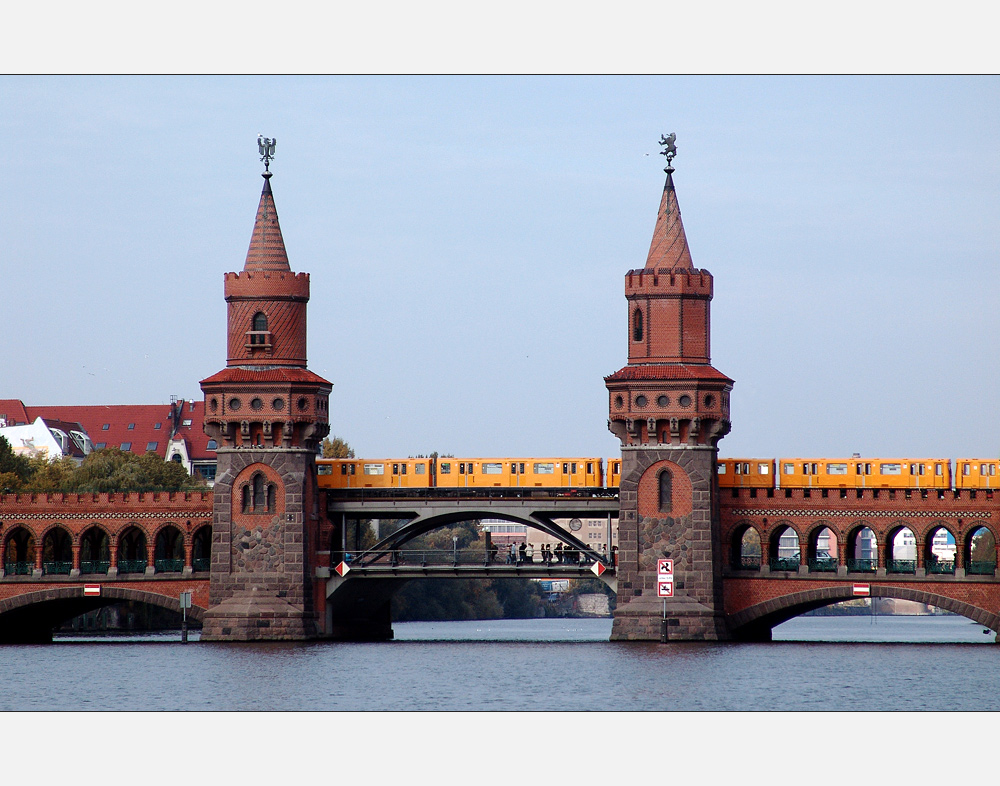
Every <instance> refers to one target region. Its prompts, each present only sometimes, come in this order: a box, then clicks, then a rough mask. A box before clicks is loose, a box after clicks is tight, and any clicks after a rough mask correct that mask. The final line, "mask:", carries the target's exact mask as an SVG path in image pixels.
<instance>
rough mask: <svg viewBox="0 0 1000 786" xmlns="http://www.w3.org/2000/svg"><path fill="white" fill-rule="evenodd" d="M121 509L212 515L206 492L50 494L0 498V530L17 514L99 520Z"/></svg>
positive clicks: (14, 518)
mask: <svg viewBox="0 0 1000 786" xmlns="http://www.w3.org/2000/svg"><path fill="white" fill-rule="evenodd" d="M118 508H121V509H122V510H124V511H127V512H128V513H129V514H130V515H133V514H134V515H135V516H139V515H140V514H142V513H144V512H148V513H153V512H157V513H159V512H165V511H173V510H175V511H178V512H179V511H184V512H185V515H188V516H190V515H191V514H192V511H195V512H196V513H198V514H202V515H205V516H210V515H211V513H212V492H211V491H210V490H206V491H133V492H123V493H105V492H101V493H84V494H79V493H75V494H69V493H64V492H52V493H47V494H0V526H2V527H4V528H5V527H6V526H7V525H9V524H15V523H17V520H18V514H19V513H22V514H27V513H34V514H37V513H45V514H48V515H64V516H65V515H66V511H67V510H72V517H74V518H79V517H80V515H82V514H86V515H88V516H91V517H93V516H97V517H98V518H100V517H101V516H103V515H105V514H106V513H107V511H108V510H109V509H110V510H116V509H118Z"/></svg>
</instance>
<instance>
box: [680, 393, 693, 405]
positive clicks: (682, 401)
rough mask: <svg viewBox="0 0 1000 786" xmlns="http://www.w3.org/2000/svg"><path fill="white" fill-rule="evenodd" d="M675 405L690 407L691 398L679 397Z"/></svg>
mask: <svg viewBox="0 0 1000 786" xmlns="http://www.w3.org/2000/svg"><path fill="white" fill-rule="evenodd" d="M677 403H678V404H680V405H681V406H682V407H690V406H691V397H690V396H687V395H684V396H681V397H680V398H679V399H678V400H677Z"/></svg>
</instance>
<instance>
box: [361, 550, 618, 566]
mask: <svg viewBox="0 0 1000 786" xmlns="http://www.w3.org/2000/svg"><path fill="white" fill-rule="evenodd" d="M345 561H346V562H347V563H348V564H349V565H350V566H351V567H354V568H357V567H400V566H407V567H430V566H480V567H503V566H510V567H522V568H523V567H535V568H542V569H545V568H549V567H556V566H563V567H568V566H576V567H581V568H588V567H590V566H591V565H593V564H594V563H595V562H597V561H598V560H596V559H594V558H593V557H592V556H591V555H589V554H587V553H585V552H582V551H575V550H570V549H566V550H564V551H563V553H562V555H561V556H559V557H558V558H557V557H555V556H553V557H552V558H551V559H543V557H542V555H541V554H539V553H538V551H537V550H535V551H534V553H533V554H532V555H531V556H528V555H527V554H525V555H523V556H522V555H521V554H520V553H518V555H517V556H516V557H511V556H510V551H509V550H506V551H505V550H504V549H499V550H497V551H496V552H494V553H493V554H487V553H486V552H485V551H484V550H483V549H481V548H479V549H451V550H448V549H393V550H385V551H366V552H363V553H361V554H358V555H351V554H348V555H347V556H346V558H345ZM600 561H602V562H604V563H605V565H608V562H607V560H603V559H602V560H600Z"/></svg>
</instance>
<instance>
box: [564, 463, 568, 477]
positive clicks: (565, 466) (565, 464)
mask: <svg viewBox="0 0 1000 786" xmlns="http://www.w3.org/2000/svg"><path fill="white" fill-rule="evenodd" d="M568 466H569V463H568V462H566V461H564V462H563V475H565V474H566V473H567V472H568V469H567V467H568Z"/></svg>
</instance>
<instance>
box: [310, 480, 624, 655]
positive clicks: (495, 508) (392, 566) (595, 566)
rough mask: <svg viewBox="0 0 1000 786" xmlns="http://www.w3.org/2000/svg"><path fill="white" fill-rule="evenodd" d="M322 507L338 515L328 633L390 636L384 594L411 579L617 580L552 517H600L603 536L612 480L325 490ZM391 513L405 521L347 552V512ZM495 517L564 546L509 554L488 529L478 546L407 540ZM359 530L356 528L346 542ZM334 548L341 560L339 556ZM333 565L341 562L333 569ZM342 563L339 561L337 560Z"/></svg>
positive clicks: (614, 502) (608, 560)
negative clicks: (426, 545)
mask: <svg viewBox="0 0 1000 786" xmlns="http://www.w3.org/2000/svg"><path fill="white" fill-rule="evenodd" d="M326 510H327V516H328V518H329V519H330V520H331V521H338V520H339V521H340V528H339V529H340V533H341V537H342V545H341V548H340V549H339V550H337V549H333V550H331V563H333V564H331V568H332V573H328V572H325V571H324V572H322V574H321V575H329V580H328V581H327V584H326V589H325V594H326V625H325V628H326V630H327V631H328V632H329V633H330V635H332V636H334V637H336V638H363V639H388V638H392V624H391V608H390V601H391V598H392V595H393V593H395V592H396V590H398V589H399V588H400V587H401V586H402V585H403V584H405V583H406V582H407V581H412V580H413V579H427V578H438V579H455V578H465V579H496V578H535V579H546V578H549V579H574V578H594V577H595V576H596V577H598V578H600V579H601V580H602V581H603V582H605V583H606V584H607V585H608V586H610V587H611V588H612V589H613V590H616V589H617V581H616V577H615V569H614V562H613V558H612V556H611V555H610V554H608V553H603V554H601V553H598V552H597V551H595V550H594V549H593V548H591V547H590V546H589V545H588V544H587V543H585V542H584V541H582V540H580V539H579V538H577V537H576V535H574V534H573V532H572V530H570V529H567V528H566V527H564V526H562V525H560V524H559V523H558V522H559V520H572V519H574V518H595V517H606V518H607V522H608V537H607V539H606V542H607V543H609V544H610V543H611V540H612V538H611V519H612V518H617V516H618V494H617V491H616V490H615V489H602V488H561V489H559V490H558V491H557V492H555V491H553V490H543V489H537V490H536V489H517V488H481V489H474V488H421V489H338V490H327V493H326ZM373 518H379V519H395V520H397V521H398V520H403V521H405V523H404V524H403V525H402V526H400V527H398V528H397V529H395V531H394V532H393V533H392V534H390V535H388V536H386V537H384V538H382V539H381V540H380V541H379V542H378V543H376V544H375V545H374V546H372V547H371V548H370V549H368V550H366V551H364V552H363V553H361V554H358V555H356V556H354V557H349V555H348V554H347V553H346V552H347V548H346V536H347V531H348V525H347V522H348V520H349V519H353V520H354V521H355V522H360V521H361V520H363V519H373ZM482 519H500V520H504V521H510V522H516V523H520V524H524V525H525V526H526V527H529V528H532V529H535V530H538V531H540V532H543V533H545V534H546V535H549V536H551V537H552V538H554V539H556V540H557V541H559V542H560V545H561V546H564V550H563V549H560V552H559V553H558V556H556V557H554V558H546V557H544V556H543V555H541V554H538V553H533V554H531V555H530V556H527V557H520V558H517V559H515V560H510V559H509V558H508V557H507V556H506V555H505V554H504V553H503V552H500V551H499V550H498V549H493V548H491V542H490V540H489V537H488V536H487V538H486V539H485V540H484V544H483V547H482V548H479V549H463V550H459V549H457V548H456V549H454V550H453V551H442V550H440V549H438V550H432V549H414V548H408V545H409V544H411V543H412V542H413V541H414V540H415V539H416V538H418V537H420V536H421V535H424V534H427V533H428V532H431V531H432V530H434V529H438V528H440V527H445V526H449V525H451V524H455V523H458V522H463V521H475V520H482ZM359 540H360V538H359V535H358V534H357V533H355V542H356V543H357V542H359ZM342 557H348V558H349V562H345V563H343V564H342V565H338V563H339V562H340V559H341V558H342ZM338 568H339V569H340V571H341V572H338ZM345 568H346V570H345Z"/></svg>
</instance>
